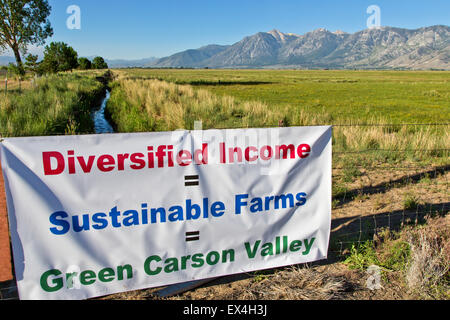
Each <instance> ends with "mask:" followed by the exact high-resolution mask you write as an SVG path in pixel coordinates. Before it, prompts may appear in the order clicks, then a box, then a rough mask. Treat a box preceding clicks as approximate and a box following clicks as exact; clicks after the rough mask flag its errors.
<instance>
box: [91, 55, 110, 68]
mask: <svg viewBox="0 0 450 320" xmlns="http://www.w3.org/2000/svg"><path fill="white" fill-rule="evenodd" d="M92 69H108V64H107V63H106V62H105V59H103V58H102V57H95V58H94V60H92Z"/></svg>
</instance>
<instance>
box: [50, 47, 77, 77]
mask: <svg viewBox="0 0 450 320" xmlns="http://www.w3.org/2000/svg"><path fill="white" fill-rule="evenodd" d="M77 67H78V53H77V52H76V51H75V50H74V49H73V48H72V47H70V46H69V45H68V44H66V43H64V42H52V43H50V44H49V45H48V46H46V47H45V51H44V60H43V61H42V68H43V70H44V71H45V72H47V73H57V72H61V71H69V70H70V71H71V70H72V69H76V68H77Z"/></svg>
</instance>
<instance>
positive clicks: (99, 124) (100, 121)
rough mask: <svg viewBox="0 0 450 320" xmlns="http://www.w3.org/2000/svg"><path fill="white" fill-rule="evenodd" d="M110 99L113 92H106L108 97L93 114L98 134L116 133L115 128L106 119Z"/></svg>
mask: <svg viewBox="0 0 450 320" xmlns="http://www.w3.org/2000/svg"><path fill="white" fill-rule="evenodd" d="M110 97H111V92H110V91H109V90H106V95H105V98H104V99H103V101H102V104H101V105H100V107H99V108H98V109H95V110H94V111H93V112H92V120H93V121H94V127H95V133H97V134H102V133H114V129H113V127H112V126H111V124H110V123H109V122H108V120H106V118H105V108H106V104H107V102H108V100H109V98H110Z"/></svg>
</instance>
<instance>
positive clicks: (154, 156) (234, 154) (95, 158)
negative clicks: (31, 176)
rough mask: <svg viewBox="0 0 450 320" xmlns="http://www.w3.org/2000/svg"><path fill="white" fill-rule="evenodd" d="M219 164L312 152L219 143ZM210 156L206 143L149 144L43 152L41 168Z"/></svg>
mask: <svg viewBox="0 0 450 320" xmlns="http://www.w3.org/2000/svg"><path fill="white" fill-rule="evenodd" d="M217 151H218V157H217V159H219V160H218V161H219V164H240V163H249V162H255V161H258V160H259V161H270V160H272V159H296V158H299V159H305V158H307V157H308V156H309V155H310V153H311V147H310V145H309V144H300V145H298V146H295V145H293V144H289V145H285V144H283V145H275V146H268V145H265V146H262V147H256V146H246V147H228V146H227V145H226V144H225V143H219V148H217ZM208 159H209V154H208V144H207V143H204V144H203V145H202V148H201V149H196V150H193V151H192V150H179V151H178V150H176V151H175V150H174V146H173V145H160V146H157V147H155V146H148V147H147V148H146V150H145V152H134V153H118V154H115V155H114V154H97V155H95V154H94V155H88V156H84V155H78V154H76V152H75V150H68V151H67V152H64V153H61V152H59V151H45V152H42V163H43V170H44V174H45V175H46V176H54V175H60V174H63V173H66V174H67V173H68V174H78V173H84V174H88V173H91V172H92V171H93V170H97V171H99V172H105V173H106V172H113V171H124V170H143V169H155V168H167V167H168V168H171V167H175V166H180V167H186V166H190V165H207V164H209V163H208Z"/></svg>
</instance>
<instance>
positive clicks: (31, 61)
mask: <svg viewBox="0 0 450 320" xmlns="http://www.w3.org/2000/svg"><path fill="white" fill-rule="evenodd" d="M38 59H39V57H38V56H37V55H33V54H29V55H28V56H27V57H26V58H25V69H26V70H29V71H31V72H33V73H37V72H38V68H39V63H38V62H37V61H38Z"/></svg>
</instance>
